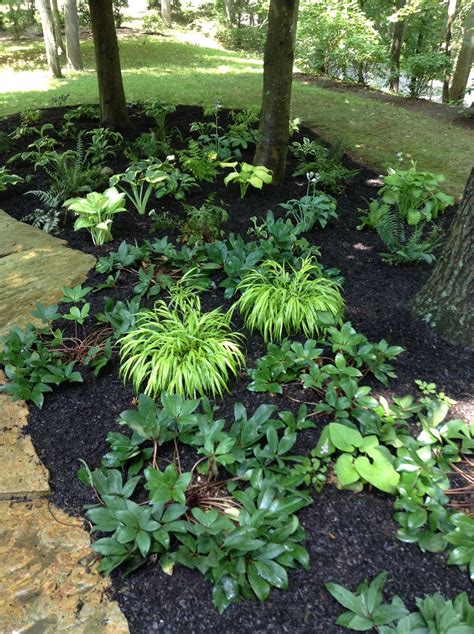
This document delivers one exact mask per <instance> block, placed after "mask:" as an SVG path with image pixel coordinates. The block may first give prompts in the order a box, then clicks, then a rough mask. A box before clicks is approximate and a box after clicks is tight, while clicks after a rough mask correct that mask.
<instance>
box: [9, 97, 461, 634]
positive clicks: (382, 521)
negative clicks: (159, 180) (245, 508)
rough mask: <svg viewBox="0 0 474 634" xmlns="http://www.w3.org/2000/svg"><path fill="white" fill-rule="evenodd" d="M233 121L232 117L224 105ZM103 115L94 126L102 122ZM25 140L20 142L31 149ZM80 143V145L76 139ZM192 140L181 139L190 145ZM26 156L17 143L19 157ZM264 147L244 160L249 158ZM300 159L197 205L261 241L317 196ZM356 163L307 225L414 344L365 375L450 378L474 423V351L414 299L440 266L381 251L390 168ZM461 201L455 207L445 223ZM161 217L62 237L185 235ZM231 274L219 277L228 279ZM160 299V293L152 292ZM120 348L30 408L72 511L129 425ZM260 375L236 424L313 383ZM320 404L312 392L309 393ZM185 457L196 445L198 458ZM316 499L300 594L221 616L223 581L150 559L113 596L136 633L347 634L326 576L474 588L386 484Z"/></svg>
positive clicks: (194, 199)
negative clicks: (279, 179)
mask: <svg viewBox="0 0 474 634" xmlns="http://www.w3.org/2000/svg"><path fill="white" fill-rule="evenodd" d="M131 112H132V119H131V124H130V126H129V128H128V129H127V131H126V133H125V134H124V136H125V139H126V140H132V139H133V138H135V137H136V136H138V135H139V134H140V133H142V132H144V131H147V130H148V129H149V127H150V121H149V120H148V119H147V118H146V117H144V116H143V115H141V114H140V112H139V109H138V108H132V110H131ZM63 114H64V110H63V109H60V108H58V109H54V110H50V111H45V112H44V114H43V118H42V120H41V123H46V122H52V123H53V125H54V126H55V127H59V126H60V124H61V123H60V122H61V121H62V116H63ZM201 116H202V115H201V110H200V109H198V108H191V107H186V108H185V107H178V108H177V110H176V112H175V113H172V114H170V115H169V116H168V119H167V126H168V127H169V128H170V129H171V128H173V127H176V128H177V129H179V130H180V131H181V132H182V135H183V137H186V136H187V135H188V130H189V125H190V124H191V123H192V122H193V121H195V120H197V119H200V118H201ZM224 118H225V119H226V118H227V113H225V114H224ZM90 123H91V122H88V121H85V122H83V123H81V125H84V127H91V125H90ZM16 125H18V119H17V118H14V117H13V118H11V119H9V120H4V121H3V122H2V124H1V127H0V129H2V130H4V131H9V130H11V129H12V128H13V127H15V126H16ZM303 136H306V137H309V138H312V139H313V138H315V135H314V134H313V133H312V132H311V131H310V130H308V129H304V128H302V129H301V130H300V131H299V133H298V137H295V138H298V140H300V141H301V140H302V138H303ZM26 144H27V140H23V139H21V140H20V141H19V142H17V145H16V147H15V148H14V150H15V152H18V151H21V150H22V149H24V148H25V147H26ZM71 147H72V146H71ZM177 147H178V148H179V142H178V143H177ZM12 152H13V150H11V152H10V154H9V155H11V153H12ZM251 155H252V154H251V152H249V153H247V154H245V153H244V160H245V159H247V160H250V162H251ZM295 165H296V163H295V161H294V159H291V158H290V160H289V164H288V168H287V169H288V171H287V174H288V178H287V179H286V181H285V183H284V184H283V185H281V186H271V187H264V189H263V191H257V190H253V189H250V190H249V192H248V193H247V195H246V197H245V198H243V199H241V198H240V197H239V192H238V188H237V187H236V186H229V187H228V188H226V187H225V186H224V184H223V182H222V175H219V177H218V178H217V180H216V182H215V183H204V184H202V183H201V184H200V187H199V188H198V189H194V190H192V191H191V193H190V194H189V196H188V197H187V199H186V203H187V204H194V205H200V204H201V203H202V202H203V201H204V200H205V198H206V197H207V196H208V195H209V194H210V193H212V192H215V193H216V200H217V201H219V200H221V199H222V200H223V201H224V202H225V204H226V205H227V209H228V213H229V219H228V221H227V222H226V224H225V226H224V231H225V234H226V235H228V234H229V233H231V232H233V233H235V234H241V235H242V237H244V239H249V238H248V236H246V234H247V229H248V228H249V226H250V225H251V221H250V218H251V217H253V216H257V217H258V218H259V219H264V217H265V214H266V211H267V210H268V209H273V210H274V212H275V214H276V215H279V216H282V212H281V209H280V210H279V208H278V204H280V203H284V202H286V201H287V200H289V199H292V198H300V197H301V196H302V195H304V194H305V192H306V185H307V183H306V179H305V177H296V178H295V177H291V176H290V175H291V173H292V171H293V170H294V168H295ZM107 166H108V167H110V168H111V169H112V170H113V172H114V173H117V172H121V171H123V170H124V169H125V167H126V166H127V161H126V160H125V159H124V157H122V156H121V155H119V156H118V158H113V159H112V160H111V161H109V162H107ZM347 166H348V167H350V168H351V169H357V173H356V174H355V175H354V176H353V177H352V179H351V180H350V182H349V183H348V185H347V188H346V191H345V192H344V193H342V194H340V195H339V196H338V197H337V212H338V216H339V217H338V220H337V221H331V222H330V223H329V224H328V226H327V227H326V228H325V229H324V230H322V229H321V228H319V226H318V227H315V228H314V229H313V230H312V231H311V232H309V233H307V234H305V237H306V239H307V240H308V241H309V242H310V243H311V244H312V245H317V246H318V247H320V248H321V258H320V261H321V263H322V264H323V265H324V267H327V268H331V267H336V268H338V269H340V272H341V275H342V276H343V279H344V282H343V297H344V299H345V302H346V308H345V321H350V322H351V323H352V326H353V327H354V328H355V329H356V330H357V331H358V332H361V333H363V334H364V335H365V336H366V337H367V338H368V339H369V341H374V342H377V341H379V340H380V339H382V338H384V339H386V340H387V341H388V342H389V343H390V344H391V345H397V346H403V348H405V352H404V353H403V354H402V355H401V356H399V357H398V358H397V359H396V360H395V361H394V362H393V365H394V366H395V370H396V372H397V378H396V379H393V380H391V381H390V384H389V386H388V387H383V386H381V385H380V384H377V383H376V382H375V381H373V380H370V379H367V380H366V381H365V383H366V384H369V385H371V386H372V387H373V388H374V393H375V394H383V395H385V396H386V397H391V396H397V395H398V396H399V395H402V394H407V393H411V394H415V393H416V390H415V384H414V381H415V379H422V380H424V381H428V382H434V383H436V384H437V387H438V389H439V390H442V391H444V392H445V393H446V394H447V395H449V396H450V397H452V398H454V399H456V400H457V401H458V405H456V406H455V407H454V408H453V413H454V415H455V416H457V417H462V418H464V419H465V420H469V417H470V416H472V413H473V408H472V401H471V403H469V397H472V394H470V389H471V387H470V384H469V370H468V369H469V368H470V367H472V355H470V353H468V352H467V351H466V350H463V349H462V348H460V347H457V346H454V345H451V344H449V343H447V342H445V341H444V340H442V339H441V338H439V337H437V336H436V334H435V333H434V332H433V331H432V330H431V329H429V328H428V327H427V326H426V325H425V324H424V323H423V322H421V321H419V320H416V319H415V318H414V317H413V316H412V315H411V313H410V301H411V299H412V298H413V296H414V295H415V293H416V292H417V291H418V290H419V289H420V288H421V287H422V285H423V284H424V282H425V281H426V279H427V277H428V276H429V273H430V267H429V266H427V265H418V266H413V267H408V266H399V267H395V266H389V265H387V264H385V263H384V262H382V261H381V259H380V255H379V252H380V251H381V246H382V245H381V241H380V240H379V238H378V237H377V235H376V234H375V233H374V232H360V231H357V229H356V226H357V224H358V215H357V211H356V210H357V208H358V207H364V206H365V204H366V202H365V201H366V199H370V198H371V197H373V196H374V195H375V193H376V187H377V183H378V181H377V175H375V174H373V173H370V172H368V171H367V170H365V169H364V168H363V167H361V166H355V165H353V164H349V163H347ZM15 173H17V174H19V175H20V176H23V177H25V176H26V175H27V174H28V173H32V172H31V168H30V167H27V166H23V167H22V166H19V167H18V169H17V168H16V167H15ZM42 186H43V182H42V177H41V176H39V175H38V174H34V173H33V178H32V182H30V183H28V184H20V185H17V186H16V187H15V188H12V189H9V190H8V191H7V192H4V193H2V194H1V195H0V207H2V208H3V209H5V211H7V213H9V214H11V215H12V216H14V217H15V218H17V219H21V218H22V217H23V215H25V214H26V213H29V212H30V211H31V209H32V207H33V206H34V205H35V204H36V201H32V199H31V197H30V196H25V195H24V193H25V192H26V191H28V190H31V189H41V188H42ZM155 208H156V209H165V210H167V211H169V212H170V213H171V214H175V215H178V216H180V217H183V211H182V207H181V205H180V203H178V202H176V201H173V200H171V199H170V198H164V199H162V200H159V201H155ZM452 215H453V210H450V211H448V213H447V214H446V225H447V224H448V223H449V220H450V218H452ZM151 226H152V223H151V221H150V218H149V217H148V216H138V215H137V214H136V213H135V212H134V211H131V210H129V213H124V214H119V215H118V216H117V219H116V220H115V221H114V224H113V229H112V233H113V237H114V239H113V241H112V242H109V243H107V244H105V245H103V246H94V245H92V243H91V241H90V236H89V234H88V232H86V231H78V232H75V231H73V228H72V221H71V220H70V219H69V220H68V221H67V224H66V226H65V227H64V228H63V229H62V230H61V231H60V233H59V235H60V237H62V238H65V239H66V240H67V241H68V243H69V245H70V246H71V247H73V248H76V249H81V250H83V251H86V252H89V253H92V254H93V255H95V256H96V257H100V256H105V255H107V254H108V253H109V252H112V251H115V250H117V248H118V247H119V245H120V243H121V242H122V241H124V240H125V241H127V242H129V243H134V242H135V241H136V243H137V244H141V243H142V242H143V241H144V240H146V239H150V237H153V238H157V239H159V238H161V237H163V236H164V235H165V234H168V235H170V239H173V240H176V238H177V234H176V232H174V231H171V232H169V231H162V230H158V231H157V232H156V233H154V234H153V235H152V236H151V235H150V230H151ZM105 278H106V275H104V274H99V273H97V272H96V271H91V273H90V275H89V278H88V279H87V280H86V282H85V283H84V286H86V285H87V286H93V285H96V284H98V283H100V282H103V281H104V280H105ZM219 279H220V278H219V275H218V276H217V278H216V282H219ZM136 283H137V276H136V274H135V273H133V272H126V271H123V272H122V273H121V276H120V279H119V282H118V284H117V285H116V286H115V288H107V289H104V290H101V291H99V292H96V293H94V294H93V295H92V297H89V298H88V301H90V303H91V314H95V313H97V312H99V311H100V310H101V309H102V305H103V301H104V298H105V297H107V296H109V297H113V298H114V300H118V299H121V300H126V299H131V297H132V295H133V286H134V285H135V284H136ZM231 303H232V300H228V299H225V298H224V295H223V290H222V289H221V288H219V286H216V287H215V288H211V289H210V290H209V291H206V292H205V293H204V294H203V295H202V307H203V310H209V309H211V308H214V307H217V306H223V307H225V308H228V307H230V305H231ZM144 305H147V306H152V305H153V299H146V300H144ZM234 327H235V328H236V329H239V330H240V331H242V332H245V331H244V328H243V322H242V320H241V318H240V316H238V315H236V317H235V319H234ZM244 347H245V350H246V359H247V366H248V368H253V367H255V362H256V360H257V359H258V358H259V357H261V356H263V355H264V354H265V351H266V345H265V344H264V342H263V340H262V338H261V337H260V336H259V335H258V334H252V335H251V334H249V333H245V343H244ZM118 369H119V363H118V357H117V355H116V354H114V356H113V357H112V359H111V361H110V362H109V363H108V364H107V365H106V366H105V367H104V368H103V369H102V371H101V372H100V374H99V375H98V377H95V376H94V374H93V373H92V372H91V371H90V369H88V368H81V374H82V376H83V383H75V384H72V385H69V384H67V385H62V386H60V387H59V388H58V389H56V390H55V391H54V392H53V393H52V394H47V395H46V398H45V403H44V406H43V408H42V409H41V410H40V409H38V408H37V407H35V406H34V405H32V406H31V409H30V416H29V424H28V429H27V431H28V433H29V434H30V435H31V437H32V439H33V443H34V446H35V448H36V450H37V452H38V455H39V456H40V458H41V459H42V460H43V462H44V464H45V465H46V467H47V468H48V469H49V471H50V473H51V488H52V500H53V502H54V503H55V504H57V505H58V506H60V507H61V508H63V509H65V510H66V511H67V512H69V513H71V514H74V515H77V516H80V515H82V514H83V506H84V504H91V503H94V501H95V500H94V495H93V492H92V491H91V489H87V488H86V487H84V486H83V485H82V484H81V483H80V482H79V480H78V479H77V476H76V472H77V469H78V467H79V466H80V463H79V460H80V459H83V460H86V461H87V463H88V464H89V466H90V467H91V468H96V467H97V466H99V464H100V460H101V458H102V456H103V455H104V454H105V453H106V451H107V445H106V442H105V439H106V434H107V433H108V432H109V431H119V430H120V431H123V429H122V428H120V427H119V426H118V425H117V423H116V420H117V417H118V415H119V414H120V413H121V412H122V411H123V410H126V409H130V408H131V407H132V406H133V399H134V392H133V390H132V388H131V386H130V385H129V384H126V385H124V384H123V381H122V380H121V379H120V378H119V376H118ZM249 381H250V379H249V377H248V375H247V373H246V372H245V371H242V372H240V374H239V376H238V378H237V379H236V380H233V381H232V382H231V384H230V393H229V394H226V395H225V397H224V398H223V399H216V400H215V403H216V405H217V406H219V408H220V410H219V416H222V417H224V418H226V419H227V420H230V419H231V418H232V412H233V408H234V403H236V402H241V403H243V404H244V405H245V407H246V408H247V411H248V412H249V414H250V413H252V412H253V411H254V410H255V409H256V408H257V406H258V405H260V404H262V403H271V404H274V405H276V406H277V407H278V409H279V410H290V411H292V412H294V413H296V411H297V410H298V407H299V405H300V403H301V402H304V401H305V400H308V399H307V393H306V392H305V390H303V389H302V387H301V386H299V385H293V384H292V385H290V386H287V387H284V389H283V394H281V395H270V394H260V393H253V392H249V391H248V389H247V386H248V384H249ZM309 400H311V399H309ZM316 420H317V421H318V424H317V426H316V428H315V429H311V430H307V431H303V432H299V436H298V441H297V445H296V449H297V453H299V454H307V453H309V451H310V450H311V449H313V448H314V446H315V445H316V443H317V440H318V436H319V433H320V430H321V429H322V427H323V424H324V422H328V420H329V419H325V418H323V419H321V418H317V419H316ZM185 455H186V454H185ZM312 495H313V498H314V501H313V503H312V504H311V505H310V506H307V507H306V508H304V509H303V510H302V511H300V512H299V519H300V521H301V523H302V525H303V527H304V529H305V532H306V540H305V547H306V548H307V550H308V552H309V556H310V566H309V569H308V570H301V569H296V570H294V571H292V572H290V574H289V590H287V591H281V590H276V589H273V590H272V591H271V593H270V596H269V598H268V600H267V601H265V602H263V603H260V602H255V603H252V602H250V601H242V602H240V603H239V604H236V605H231V606H230V607H229V608H228V609H227V610H226V611H225V612H224V613H223V614H222V615H220V614H219V613H218V612H217V611H216V609H215V608H214V607H213V605H212V601H211V584H210V583H209V582H208V581H206V580H204V579H203V578H202V576H201V575H200V574H199V573H198V572H197V571H191V570H188V569H186V568H184V567H182V566H175V568H174V571H173V574H172V575H171V576H167V575H165V574H164V573H163V572H162V570H161V568H160V566H159V565H157V564H153V563H151V562H149V563H147V564H146V565H144V566H142V567H141V568H139V569H138V570H136V571H135V572H133V573H132V574H131V575H130V576H128V577H125V576H124V575H123V574H122V573H121V572H114V573H113V575H112V580H113V588H114V595H115V596H116V598H117V600H118V601H119V603H120V606H121V608H122V610H123V612H124V614H125V616H126V618H127V620H128V622H129V625H130V630H131V632H136V633H138V632H140V633H141V632H143V633H144V632H153V631H158V632H177V631H183V632H217V631H222V630H224V631H227V632H249V633H250V632H270V631H273V632H286V631H297V632H306V631H307V632H314V631H321V632H339V631H345V630H344V629H343V628H339V627H338V626H336V625H335V620H336V618H337V615H339V613H340V606H338V604H337V603H336V602H335V601H334V600H333V599H332V598H331V597H330V596H329V594H328V593H327V592H326V590H325V589H324V586H323V584H324V583H326V582H329V581H332V582H335V583H339V584H342V585H345V586H346V587H350V588H351V589H354V588H355V586H356V585H357V584H358V583H359V582H360V581H362V580H363V579H364V578H365V577H368V578H372V577H374V576H375V575H376V574H377V573H379V572H380V571H381V570H387V571H388V573H389V580H388V582H387V586H386V589H387V591H388V593H389V594H390V595H392V594H398V595H400V596H401V597H402V598H403V599H404V600H405V602H406V604H407V606H408V607H411V608H413V607H414V599H415V597H418V596H423V595H424V594H431V593H434V592H441V593H442V594H444V595H445V596H446V597H454V596H455V595H456V594H457V593H458V592H461V591H463V590H469V587H470V586H469V580H468V577H467V575H466V574H465V573H463V572H461V571H460V570H459V569H457V568H456V567H454V566H447V555H446V554H445V553H440V554H432V553H422V552H421V550H420V549H419V548H418V546H417V545H416V544H405V543H402V542H400V541H398V540H397V539H396V537H395V533H396V523H395V522H394V520H393V512H394V511H393V498H392V497H391V496H389V495H386V494H383V493H382V492H377V491H375V490H368V489H367V488H366V489H364V491H363V492H362V493H353V492H350V491H340V490H337V489H336V487H335V486H334V485H333V484H326V486H325V487H324V488H323V490H322V491H321V492H319V493H315V492H314V491H313V492H312Z"/></svg>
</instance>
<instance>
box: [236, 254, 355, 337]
mask: <svg viewBox="0 0 474 634" xmlns="http://www.w3.org/2000/svg"><path fill="white" fill-rule="evenodd" d="M237 288H238V290H239V291H241V293H242V296H241V297H240V299H239V300H238V301H237V302H236V303H235V307H236V308H238V309H239V310H240V312H241V313H242V315H243V317H244V320H245V324H246V326H247V328H249V330H251V331H253V330H258V331H259V332H260V333H261V334H262V335H263V337H264V339H265V340H266V341H281V340H282V339H283V337H284V336H286V335H291V334H294V333H298V332H303V333H304V334H305V335H306V336H307V337H310V336H312V335H314V334H315V333H317V332H319V331H320V330H324V329H326V328H328V327H330V326H334V325H335V324H336V323H338V322H339V321H340V320H341V318H342V314H343V307H344V302H343V299H342V297H341V293H340V290H339V288H340V285H339V284H338V283H337V282H335V281H334V280H331V279H329V278H327V277H323V276H322V274H321V268H320V267H319V266H318V265H317V264H316V263H315V262H314V261H313V260H312V259H311V258H306V259H304V260H302V261H301V265H300V267H299V268H294V267H292V266H288V265H285V264H279V263H278V262H275V261H272V260H267V261H266V262H264V263H263V264H262V266H261V267H260V268H259V269H256V270H254V271H251V272H250V273H249V274H248V275H247V276H246V277H245V278H244V279H243V280H242V282H240V284H239V285H238V287H237Z"/></svg>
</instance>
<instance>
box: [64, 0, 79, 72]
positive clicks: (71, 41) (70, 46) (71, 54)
mask: <svg viewBox="0 0 474 634" xmlns="http://www.w3.org/2000/svg"><path fill="white" fill-rule="evenodd" d="M64 26H65V30H66V57H67V61H68V65H69V68H72V69H73V70H82V68H83V66H82V57H81V43H80V39H79V17H78V15H77V0H65V2H64Z"/></svg>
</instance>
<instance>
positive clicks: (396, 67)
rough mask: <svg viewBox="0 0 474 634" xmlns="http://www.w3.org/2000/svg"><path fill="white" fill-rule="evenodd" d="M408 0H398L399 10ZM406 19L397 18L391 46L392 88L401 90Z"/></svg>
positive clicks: (392, 89)
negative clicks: (401, 67) (401, 58)
mask: <svg viewBox="0 0 474 634" xmlns="http://www.w3.org/2000/svg"><path fill="white" fill-rule="evenodd" d="M405 4H406V0H397V11H400V10H401V9H403V7H404V6H405ZM404 33H405V19H404V18H402V19H397V21H396V22H395V24H394V26H393V35H392V45H391V46H390V90H391V91H392V92H398V91H399V90H400V55H401V53H402V44H403V35H404Z"/></svg>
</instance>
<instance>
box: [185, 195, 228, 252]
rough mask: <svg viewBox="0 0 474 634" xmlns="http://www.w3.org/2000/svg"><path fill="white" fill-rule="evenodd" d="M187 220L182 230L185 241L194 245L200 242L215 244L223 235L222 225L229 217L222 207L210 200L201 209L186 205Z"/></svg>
mask: <svg viewBox="0 0 474 634" xmlns="http://www.w3.org/2000/svg"><path fill="white" fill-rule="evenodd" d="M184 209H185V211H186V215H187V219H186V222H185V223H184V225H183V226H182V228H181V233H182V236H183V240H184V241H185V242H188V243H191V244H192V243H194V242H196V241H199V240H203V241H204V242H214V240H217V238H219V237H220V236H221V235H222V229H221V227H222V225H223V224H224V223H225V222H226V220H227V219H228V217H229V215H228V213H227V211H226V210H225V209H224V207H223V206H222V205H216V204H214V202H213V199H212V198H208V199H207V200H206V201H205V202H204V203H203V204H202V205H201V206H200V207H195V206H193V205H185V206H184Z"/></svg>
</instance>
